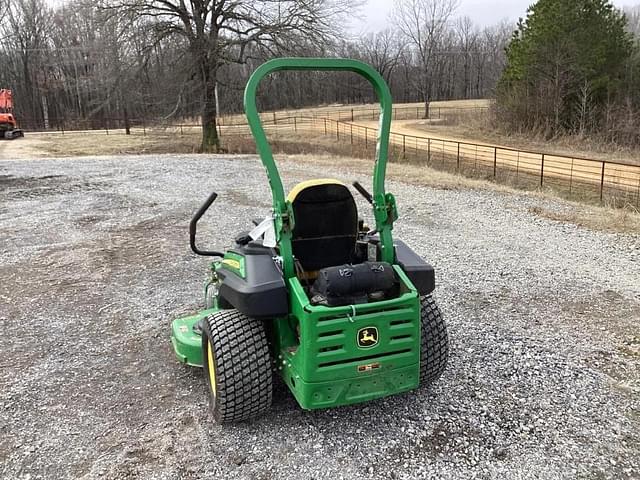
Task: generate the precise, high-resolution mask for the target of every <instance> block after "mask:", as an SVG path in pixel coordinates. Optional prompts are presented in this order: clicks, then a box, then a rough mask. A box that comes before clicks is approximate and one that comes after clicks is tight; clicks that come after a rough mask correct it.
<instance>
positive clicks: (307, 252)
mask: <svg viewBox="0 0 640 480" xmlns="http://www.w3.org/2000/svg"><path fill="white" fill-rule="evenodd" d="M327 182H331V183H321V184H315V183H311V184H310V185H309V186H305V187H303V188H301V189H300V188H296V189H294V192H295V194H294V196H293V198H291V199H290V201H291V204H292V207H293V214H294V220H295V225H294V229H293V236H292V248H293V255H294V256H295V257H296V258H297V259H298V260H299V261H300V263H301V264H302V267H303V269H304V270H307V271H312V270H319V269H321V268H324V267H329V266H334V265H341V264H344V263H349V262H350V261H351V259H352V256H353V253H354V250H355V243H356V239H357V235H358V211H357V208H356V202H355V200H354V199H353V196H352V195H351V192H350V191H349V189H348V188H347V187H346V186H345V185H343V184H341V183H338V182H335V181H327ZM302 185H304V184H302Z"/></svg>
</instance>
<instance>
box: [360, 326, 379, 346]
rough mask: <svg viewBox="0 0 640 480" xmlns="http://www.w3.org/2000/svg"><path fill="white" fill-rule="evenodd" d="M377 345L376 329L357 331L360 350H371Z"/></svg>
mask: <svg viewBox="0 0 640 480" xmlns="http://www.w3.org/2000/svg"><path fill="white" fill-rule="evenodd" d="M377 344H378V329H377V328H376V327H366V328H361V329H360V330H358V346H359V347H360V348H371V347H374V346H376V345H377Z"/></svg>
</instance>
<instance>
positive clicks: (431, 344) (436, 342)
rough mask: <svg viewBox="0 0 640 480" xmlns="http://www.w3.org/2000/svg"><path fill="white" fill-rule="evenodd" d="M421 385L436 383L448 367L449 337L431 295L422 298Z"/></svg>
mask: <svg viewBox="0 0 640 480" xmlns="http://www.w3.org/2000/svg"><path fill="white" fill-rule="evenodd" d="M420 306H421V309H420V327H421V332H420V384H421V385H424V386H428V385H431V384H432V383H433V382H435V381H436V380H437V379H438V378H440V375H442V372H444V370H445V368H446V366H447V359H448V358H449V335H448V333H447V325H446V323H445V321H444V318H442V313H441V312H440V309H439V308H438V305H436V302H435V300H434V299H433V298H432V297H431V295H425V296H424V297H420Z"/></svg>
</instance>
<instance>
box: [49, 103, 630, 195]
mask: <svg viewBox="0 0 640 480" xmlns="http://www.w3.org/2000/svg"><path fill="white" fill-rule="evenodd" d="M421 108H422V110H420V109H421ZM472 109H473V110H472ZM474 110H475V111H474ZM310 111H312V110H310ZM301 112H302V111H300V110H296V111H293V112H292V113H294V115H289V116H287V113H289V112H275V113H273V112H269V113H264V114H262V119H263V123H264V126H265V130H267V133H268V134H269V135H271V136H273V135H276V136H277V135H278V132H294V133H296V132H298V133H303V132H309V133H315V134H319V135H322V136H325V137H329V138H335V140H336V141H337V142H348V143H350V144H351V145H353V146H357V147H360V148H364V149H366V150H369V149H370V150H371V151H373V150H374V149H375V146H376V140H377V129H376V128H372V127H369V126H365V125H358V124H357V123H354V122H357V120H375V119H377V118H378V113H379V111H378V110H376V109H374V108H353V109H348V110H340V109H332V110H331V111H329V112H324V113H328V114H329V116H323V111H322V110H320V111H316V110H313V115H308V116H307V115H302V114H301ZM461 112H462V113H463V114H474V115H475V114H477V113H478V112H480V113H482V107H480V108H479V109H476V107H471V109H469V108H447V109H445V108H441V110H440V113H439V115H441V116H442V117H441V118H444V117H446V116H447V115H459V114H461ZM430 114H431V115H433V114H434V112H433V109H432V111H431V112H430ZM423 115H424V107H398V108H396V109H394V117H395V118H397V119H403V118H409V119H411V118H416V117H418V118H419V117H421V116H423ZM341 118H342V120H341ZM351 119H353V120H351ZM243 120H244V117H243V116H240V115H237V116H232V117H222V119H221V121H220V123H219V125H218V128H219V133H220V135H221V137H223V138H224V137H225V136H233V135H240V136H249V135H250V132H249V129H248V126H247V124H246V121H243ZM124 123H125V122H124V120H123V119H121V118H114V119H111V121H110V122H109V123H108V125H107V126H106V127H105V128H102V129H101V130H102V131H104V132H105V134H107V135H109V134H114V133H117V134H122V133H123V130H124ZM128 123H129V124H130V126H131V130H132V133H133V134H136V135H140V134H141V135H148V134H149V135H156V134H158V132H163V133H165V134H166V133H168V134H170V135H195V134H197V132H198V131H199V129H200V128H201V126H200V124H199V122H198V121H197V119H192V120H191V121H184V122H180V123H170V124H167V123H162V122H149V121H145V120H143V119H129V121H128ZM85 131H91V132H96V130H95V129H91V128H86V129H74V130H62V129H61V130H58V132H59V133H60V134H69V133H83V132H85ZM48 132H49V133H51V131H48ZM389 150H390V155H391V158H392V159H394V160H396V161H406V162H411V163H415V164H424V165H428V166H430V167H433V168H436V169H440V170H446V171H451V172H457V173H460V174H462V175H465V176H469V177H474V178H483V179H490V180H493V181H496V182H499V183H504V184H509V185H514V186H517V187H522V188H545V187H548V188H552V189H553V190H555V191H557V192H559V193H562V194H564V195H566V196H569V197H570V198H575V199H578V200H590V201H594V200H595V201H599V202H601V203H607V204H612V205H633V206H635V207H640V165H630V164H625V163H622V162H614V161H606V160H595V159H588V158H582V157H577V156H568V155H560V154H554V153H541V152H533V151H528V150H520V149H515V148H508V147H501V146H497V145H486V144H478V143H470V142H464V141H457V140H447V139H442V138H435V137H428V136H417V135H410V134H403V133H396V132H392V133H391V134H390V145H389Z"/></svg>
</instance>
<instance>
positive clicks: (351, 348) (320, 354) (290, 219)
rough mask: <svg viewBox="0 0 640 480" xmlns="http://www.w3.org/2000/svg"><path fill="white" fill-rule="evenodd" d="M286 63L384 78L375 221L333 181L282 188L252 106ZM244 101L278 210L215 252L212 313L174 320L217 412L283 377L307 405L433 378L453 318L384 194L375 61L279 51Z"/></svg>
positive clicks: (253, 407)
mask: <svg viewBox="0 0 640 480" xmlns="http://www.w3.org/2000/svg"><path fill="white" fill-rule="evenodd" d="M282 70H336V71H350V72H355V73H358V74H360V75H361V76H363V77H364V78H366V79H367V80H368V81H369V82H370V83H371V84H372V85H373V87H374V89H375V92H376V94H377V96H378V99H379V101H380V107H381V115H380V128H379V131H378V143H377V149H376V161H375V166H374V172H373V194H372V195H371V194H369V193H368V192H367V191H366V190H365V188H364V187H362V186H361V185H360V184H359V183H357V182H356V183H354V187H355V189H356V190H357V191H358V192H359V193H360V194H361V195H363V196H364V198H365V199H366V200H367V201H368V202H369V203H370V204H371V206H372V209H373V216H374V217H375V228H374V229H373V230H369V229H368V228H366V227H365V225H364V222H363V221H362V220H360V219H359V218H358V213H357V210H356V202H355V201H354V198H353V196H352V193H351V191H350V189H349V188H348V187H347V186H346V185H344V184H343V183H341V182H339V181H337V180H333V179H318V180H309V181H306V182H302V183H300V184H298V185H297V186H295V187H294V188H293V190H291V192H289V194H288V195H287V196H285V193H284V189H283V185H282V181H281V179H280V175H279V173H278V169H277V167H276V164H275V162H274V159H273V155H272V152H271V148H270V147H269V143H268V141H267V138H266V136H265V132H264V130H263V127H262V124H261V121H260V116H259V114H258V110H257V106H256V91H257V88H258V85H259V83H260V81H261V80H262V79H263V78H264V77H265V76H267V75H269V74H271V73H273V72H276V71H282ZM244 106H245V111H246V115H247V120H248V122H249V126H250V128H251V132H252V134H253V136H254V138H255V141H256V145H257V149H258V152H259V154H260V158H261V159H262V162H263V164H264V166H265V168H266V171H267V175H268V179H269V185H270V187H271V192H272V196H273V209H272V212H271V215H270V216H269V217H268V218H267V219H265V220H264V221H263V222H261V223H259V224H258V225H257V226H256V227H255V228H254V229H253V230H252V231H251V232H249V233H242V234H240V235H238V236H237V237H236V239H235V245H234V246H233V247H232V248H230V249H229V250H227V251H226V252H216V251H203V250H200V249H199V248H198V246H197V243H196V229H197V223H198V220H199V219H200V218H201V217H202V215H203V214H204V213H205V212H206V211H207V209H208V208H209V207H210V206H211V204H212V203H213V202H214V201H215V199H216V196H217V195H216V193H212V194H211V196H210V197H209V198H208V199H207V201H206V202H205V203H204V205H203V206H202V207H201V208H200V209H199V210H198V211H197V212H196V214H195V215H194V217H193V219H192V220H191V224H190V243H191V248H192V250H193V251H194V252H195V253H196V254H198V255H205V256H212V257H218V259H217V260H215V261H213V262H212V263H211V264H210V272H209V277H208V280H207V282H206V284H205V288H204V298H205V309H204V310H202V311H201V312H199V313H197V314H195V315H192V316H188V317H184V318H179V319H176V320H174V321H173V323H172V335H171V341H172V344H173V348H174V350H175V353H176V356H177V357H178V359H179V360H180V361H181V362H183V363H186V364H188V365H192V366H197V367H200V366H202V367H203V369H204V375H205V378H206V382H207V385H208V390H209V394H210V405H211V408H212V411H213V415H214V417H215V419H216V420H217V421H219V422H236V421H241V420H246V419H249V418H252V417H256V416H258V415H260V414H262V413H264V412H265V411H266V410H267V409H269V407H270V405H271V399H272V389H273V382H274V377H275V376H276V375H277V376H279V377H280V378H281V379H282V380H283V381H284V383H286V384H287V386H288V387H289V389H290V390H291V392H292V394H293V396H294V397H295V398H296V400H297V401H298V403H299V404H300V406H301V407H302V408H304V409H318V408H328V407H337V406H341V405H350V404H355V403H359V402H365V401H368V400H373V399H376V398H381V397H386V396H389V395H395V394H398V393H402V392H407V391H409V390H412V389H415V388H417V387H418V386H419V385H428V384H430V383H431V382H433V381H434V380H436V379H437V378H438V377H439V376H440V375H441V374H442V372H443V370H444V368H445V365H446V363H447V356H448V353H449V340H448V336H447V329H446V326H445V323H444V320H443V318H442V316H441V314H440V310H439V309H438V307H437V305H436V303H435V301H434V299H433V298H432V296H431V295H432V293H433V291H434V288H435V274H434V269H433V267H432V266H431V265H429V264H428V263H426V262H425V261H424V260H423V259H422V258H421V257H420V256H418V255H417V254H416V253H415V252H414V251H413V250H411V248H409V247H408V246H407V245H406V244H405V243H403V242H401V241H399V240H394V239H393V238H392V233H391V231H392V227H393V222H394V221H396V220H397V218H398V213H397V209H396V201H395V199H394V196H393V195H392V194H391V193H387V192H385V182H384V180H385V170H386V164H387V151H388V145H389V128H390V124H391V114H392V105H391V94H390V92H389V88H388V86H387V84H386V83H385V81H384V80H383V78H382V77H381V76H380V75H379V74H378V73H377V72H376V71H375V70H374V69H373V68H371V67H370V66H369V65H367V64H364V63H362V62H359V61H355V60H350V59H337V58H335V59H334V58H332V59H329V58H280V59H275V60H271V61H268V62H266V63H264V64H263V65H261V66H260V67H259V68H258V69H257V70H256V71H255V72H254V73H253V75H252V76H251V78H250V79H249V81H248V83H247V86H246V89H245V92H244Z"/></svg>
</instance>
